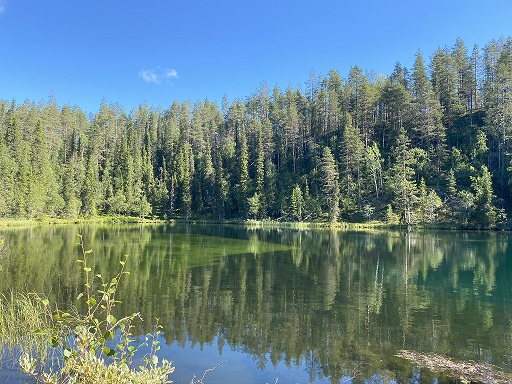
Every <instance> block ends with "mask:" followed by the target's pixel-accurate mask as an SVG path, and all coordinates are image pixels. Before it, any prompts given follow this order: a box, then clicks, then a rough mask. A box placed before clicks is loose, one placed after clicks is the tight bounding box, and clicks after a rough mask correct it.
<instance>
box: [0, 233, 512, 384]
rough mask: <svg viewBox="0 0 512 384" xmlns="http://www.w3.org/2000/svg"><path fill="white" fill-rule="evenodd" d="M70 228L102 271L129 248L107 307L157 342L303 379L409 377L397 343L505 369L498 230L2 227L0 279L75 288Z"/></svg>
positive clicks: (507, 303)
mask: <svg viewBox="0 0 512 384" xmlns="http://www.w3.org/2000/svg"><path fill="white" fill-rule="evenodd" d="M77 233H81V234H82V235H83V238H84V240H85V243H86V248H90V249H93V253H92V259H93V260H94V263H95V273H101V274H103V275H106V276H113V275H114V274H115V273H116V272H117V270H118V265H119V260H120V259H121V257H122V256H123V255H129V259H128V262H127V270H129V271H130V276H128V277H127V278H126V279H124V280H123V281H122V282H121V291H120V293H119V299H120V300H121V301H122V303H121V304H120V305H119V306H118V308H117V310H118V311H119V312H120V313H125V314H126V313H132V312H140V313H141V315H142V317H143V318H144V319H145V320H146V321H145V322H144V323H141V324H138V325H137V327H138V328H137V332H138V333H139V334H142V333H146V332H150V331H152V329H153V322H152V320H153V319H155V318H159V319H160V324H161V325H162V326H163V331H164V337H165V341H166V343H168V344H172V343H178V344H179V345H181V346H183V347H185V345H187V343H192V345H201V346H203V345H212V344H216V345H217V347H218V349H219V353H222V351H223V350H224V349H226V348H230V349H235V350H239V351H241V352H243V353H246V354H249V355H251V356H252V357H253V359H254V361H255V363H256V366H257V367H259V368H260V369H263V368H264V367H266V366H267V365H269V364H272V365H274V366H275V365H277V364H278V363H279V362H285V363H286V364H287V365H289V366H293V365H304V366H306V367H307V369H308V372H309V374H310V376H311V378H312V379H314V378H316V377H319V378H324V377H326V378H329V381H331V382H339V381H340V380H341V379H342V378H344V377H352V378H353V382H360V381H364V380H368V379H370V378H372V377H375V375H385V376H386V377H389V378H391V379H395V380H403V379H405V378H411V377H414V376H415V375H418V372H417V370H416V369H415V368H414V367H412V366H411V365H409V364H407V363H405V362H404V361H403V360H401V359H399V358H396V357H394V355H395V353H396V352H397V350H399V349H409V350H414V351H421V352H434V353H437V354H440V355H444V356H450V357H454V358H458V359H462V360H475V361H481V362H488V363H489V362H490V363H492V364H494V365H496V366H498V367H500V368H501V369H502V370H505V371H512V353H511V352H510V351H512V320H511V319H512V302H511V290H512V286H511V284H510V281H511V280H510V276H511V272H512V262H511V257H510V254H509V253H510V250H509V249H508V242H509V237H510V235H509V234H508V233H499V232H473V233H471V232H409V233H400V232H387V231H386V232H385V231H373V232H372V231H368V232H350V231H331V230H292V229H282V228H281V229H278V228H270V229H252V230H251V229H247V228H243V227H236V226H212V225H173V226H170V225H154V226H151V225H149V226H148V225H146V226H138V225H132V226H127V225H123V226H61V227H59V226H57V227H38V228H30V229H23V230H21V229H16V230H4V231H2V236H3V237H4V238H5V244H6V251H5V254H4V255H3V256H2V260H1V262H0V291H1V292H7V291H9V290H10V289H14V290H30V291H37V292H43V293H47V294H49V296H50V298H51V300H53V301H54V302H58V303H60V305H72V304H73V299H74V298H75V297H76V296H77V294H78V292H80V291H81V290H82V287H83V280H82V275H81V271H80V269H79V268H78V267H77V265H76V259H77V258H78V257H79V254H78V251H79V249H78V247H77V246H76V242H77V236H76V235H77ZM423 379H424V380H426V381H428V379H429V374H428V373H425V372H422V380H423ZM433 379H434V376H432V378H431V381H430V382H432V380H433ZM407 380H409V379H407Z"/></svg>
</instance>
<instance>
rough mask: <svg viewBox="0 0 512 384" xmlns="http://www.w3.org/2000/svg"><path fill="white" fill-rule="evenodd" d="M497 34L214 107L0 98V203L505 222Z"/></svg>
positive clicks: (100, 210)
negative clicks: (88, 109)
mask: <svg viewBox="0 0 512 384" xmlns="http://www.w3.org/2000/svg"><path fill="white" fill-rule="evenodd" d="M511 186H512V38H510V37H507V38H501V39H499V40H493V41H491V42H489V43H488V44H487V45H486V46H485V47H483V48H479V47H477V46H475V47H473V48H472V49H469V48H468V47H466V45H465V43H464V42H463V41H462V40H460V39H458V40H457V41H456V42H455V44H454V45H453V47H445V48H439V49H438V50H437V51H435V52H434V53H433V54H432V55H431V56H430V58H429V59H428V61H427V59H425V57H424V56H423V55H422V54H421V53H420V52H418V53H417V54H416V56H415V60H414V64H413V66H412V68H410V69H407V68H405V67H403V66H401V65H400V64H399V63H397V64H396V66H395V68H394V70H393V72H392V73H391V74H390V75H389V76H385V75H381V74H374V73H371V72H365V71H363V70H362V69H361V68H359V67H357V66H354V67H352V68H351V69H350V71H349V73H348V74H347V76H346V77H345V78H344V77H342V76H341V75H340V74H339V73H338V72H337V71H335V70H331V71H330V72H329V74H328V75H327V76H323V75H316V74H315V73H314V72H312V73H311V74H310V77H309V79H306V81H305V82H304V84H303V86H298V87H292V86H290V87H288V88H287V89H285V90H282V89H280V88H278V87H277V86H276V87H274V88H273V89H270V88H269V87H268V86H267V85H266V84H265V83H263V84H262V85H261V86H260V87H259V88H258V89H256V90H255V91H254V93H253V94H251V95H250V96H248V97H247V98H246V99H244V100H241V99H238V100H235V101H234V102H232V103H229V102H228V101H227V99H226V98H225V99H224V100H223V102H222V105H220V106H219V105H217V104H215V103H212V102H210V101H208V99H206V100H205V101H197V102H195V103H191V102H184V103H181V104H180V103H179V102H177V101H175V102H174V103H173V104H172V106H171V107H170V108H169V109H162V108H155V107H150V106H148V105H147V104H145V103H144V104H142V105H140V106H139V107H138V108H136V109H134V110H132V111H131V112H129V113H127V112H126V111H124V110H123V109H122V108H121V107H120V106H119V105H118V104H108V103H106V102H105V101H103V102H102V103H101V106H100V109H99V111H98V112H97V113H95V114H89V115H88V114H86V113H85V112H84V111H83V110H81V109H80V108H79V107H77V106H70V105H64V106H63V107H59V105H58V104H57V102H56V101H55V100H54V98H53V97H50V99H49V101H47V102H41V103H39V104H36V103H34V102H32V101H25V102H24V103H23V104H20V103H17V102H16V101H7V100H3V101H0V191H1V198H0V217H4V218H25V217H28V218H37V217H65V218H75V217H91V216H96V215H102V214H120V215H132V216H140V217H147V216H159V217H166V218H205V219H212V220H225V219H248V218H253V219H267V218H268V219H273V220H280V221H315V220H329V221H347V222H367V221H372V220H380V221H386V222H389V223H401V224H406V225H409V224H419V225H442V226H446V227H456V228H508V224H507V222H508V219H507V217H508V216H510V214H511V212H512V193H511V191H512V189H511Z"/></svg>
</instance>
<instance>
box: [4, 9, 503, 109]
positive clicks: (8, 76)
mask: <svg viewBox="0 0 512 384" xmlns="http://www.w3.org/2000/svg"><path fill="white" fill-rule="evenodd" d="M511 34H512V2H511V1H510V0H487V1H485V2H484V1H482V0H480V1H473V0H466V1H459V0H456V1H450V0H439V1H437V0H435V1H426V0H424V1H415V0H408V1H402V0H400V1H393V0H388V1H374V0H366V1H364V0H359V1H349V0H345V1H342V0H340V1H330V0H316V1H300V0H295V1H288V0H282V1H281V0H273V1H268V0H259V1H254V2H244V1H240V0H238V1H231V0H230V1H216V2H214V1H194V0H188V1H187V0H185V1H179V2H178V1H174V0H167V1H165V0H155V1H152V0H146V1H145V2H141V1H132V0H126V1H116V0H107V1H105V0H103V1H96V0H90V1H69V0H67V1H62V0H56V1H43V0H0V99H7V100H12V99H15V100H16V101H17V102H18V103H22V102H23V101H24V100H25V99H27V98H28V99H30V100H34V101H35V102H39V101H40V100H48V97H49V95H50V94H51V93H53V94H54V95H55V98H56V100H57V102H58V103H59V105H61V106H62V105H64V104H71V105H77V106H79V107H80V108H82V109H84V110H85V111H87V112H97V111H98V110H99V106H100V103H101V101H102V99H105V101H106V102H107V103H115V102H118V103H119V104H120V105H121V106H122V107H124V109H125V110H126V111H127V112H129V111H130V110H131V109H132V108H134V107H137V106H138V105H140V104H141V103H142V102H144V101H147V103H148V104H149V105H150V106H155V107H157V106H161V107H163V108H168V107H169V106H170V105H171V104H172V102H173V101H174V100H175V99H176V100H178V101H180V102H183V101H185V100H190V101H192V102H195V101H197V100H205V99H206V98H208V99H209V100H211V101H216V102H217V103H219V104H220V103H221V101H222V96H223V95H224V94H227V96H228V99H229V101H233V100H234V99H236V98H242V99H243V98H245V97H247V96H249V95H250V94H252V93H253V92H254V91H255V90H256V89H257V88H258V87H259V86H260V84H261V83H262V82H264V81H265V82H266V83H267V84H268V86H269V87H270V88H273V87H274V86H275V85H278V86H279V87H280V88H281V89H283V90H284V89H286V87H287V86H288V85H292V86H293V87H298V86H300V87H302V86H304V84H305V82H306V81H307V80H308V78H309V74H310V72H311V70H314V71H315V73H316V74H324V75H326V74H327V73H328V72H329V70H330V69H336V70H338V71H339V72H340V74H341V76H342V77H346V76H347V75H348V72H349V69H350V67H351V66H354V65H358V66H360V67H361V68H363V69H367V70H373V71H375V72H377V73H383V74H386V75H389V74H390V73H391V72H392V70H393V66H394V64H395V62H397V61H400V62H401V63H402V64H403V65H405V66H407V67H411V66H412V62H413V60H414V55H415V53H416V52H417V50H418V49H419V50H421V51H422V53H423V54H424V56H425V59H426V60H427V62H428V57H429V56H430V55H431V54H432V53H433V52H434V51H435V50H436V49H437V48H438V47H444V46H449V47H452V46H453V45H454V43H455V39H456V38H457V37H461V38H462V39H463V40H464V42H465V43H466V45H467V47H468V48H469V50H471V49H472V47H473V45H474V44H478V45H479V46H480V47H483V46H484V45H485V44H487V43H488V42H489V41H490V40H491V39H493V38H496V39H498V38H499V37H500V36H509V35H511Z"/></svg>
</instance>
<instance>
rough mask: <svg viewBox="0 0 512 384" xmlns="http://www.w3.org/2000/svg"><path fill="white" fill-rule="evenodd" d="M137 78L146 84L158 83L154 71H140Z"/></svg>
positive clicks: (158, 79)
mask: <svg viewBox="0 0 512 384" xmlns="http://www.w3.org/2000/svg"><path fill="white" fill-rule="evenodd" d="M139 76H140V77H141V78H142V80H144V81H145V82H146V83H155V84H158V83H160V78H159V77H158V75H157V74H156V73H155V72H154V70H152V69H149V70H142V71H140V72H139Z"/></svg>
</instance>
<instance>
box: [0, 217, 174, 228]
mask: <svg viewBox="0 0 512 384" xmlns="http://www.w3.org/2000/svg"><path fill="white" fill-rule="evenodd" d="M165 222H166V220H163V219H159V218H141V217H137V216H121V215H109V216H95V217H88V218H80V217H78V218H64V219H63V218H54V217H38V218H34V219H10V218H4V219H0V228H8V227H33V226H37V225H63V224H84V223H90V224H133V223H165Z"/></svg>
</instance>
